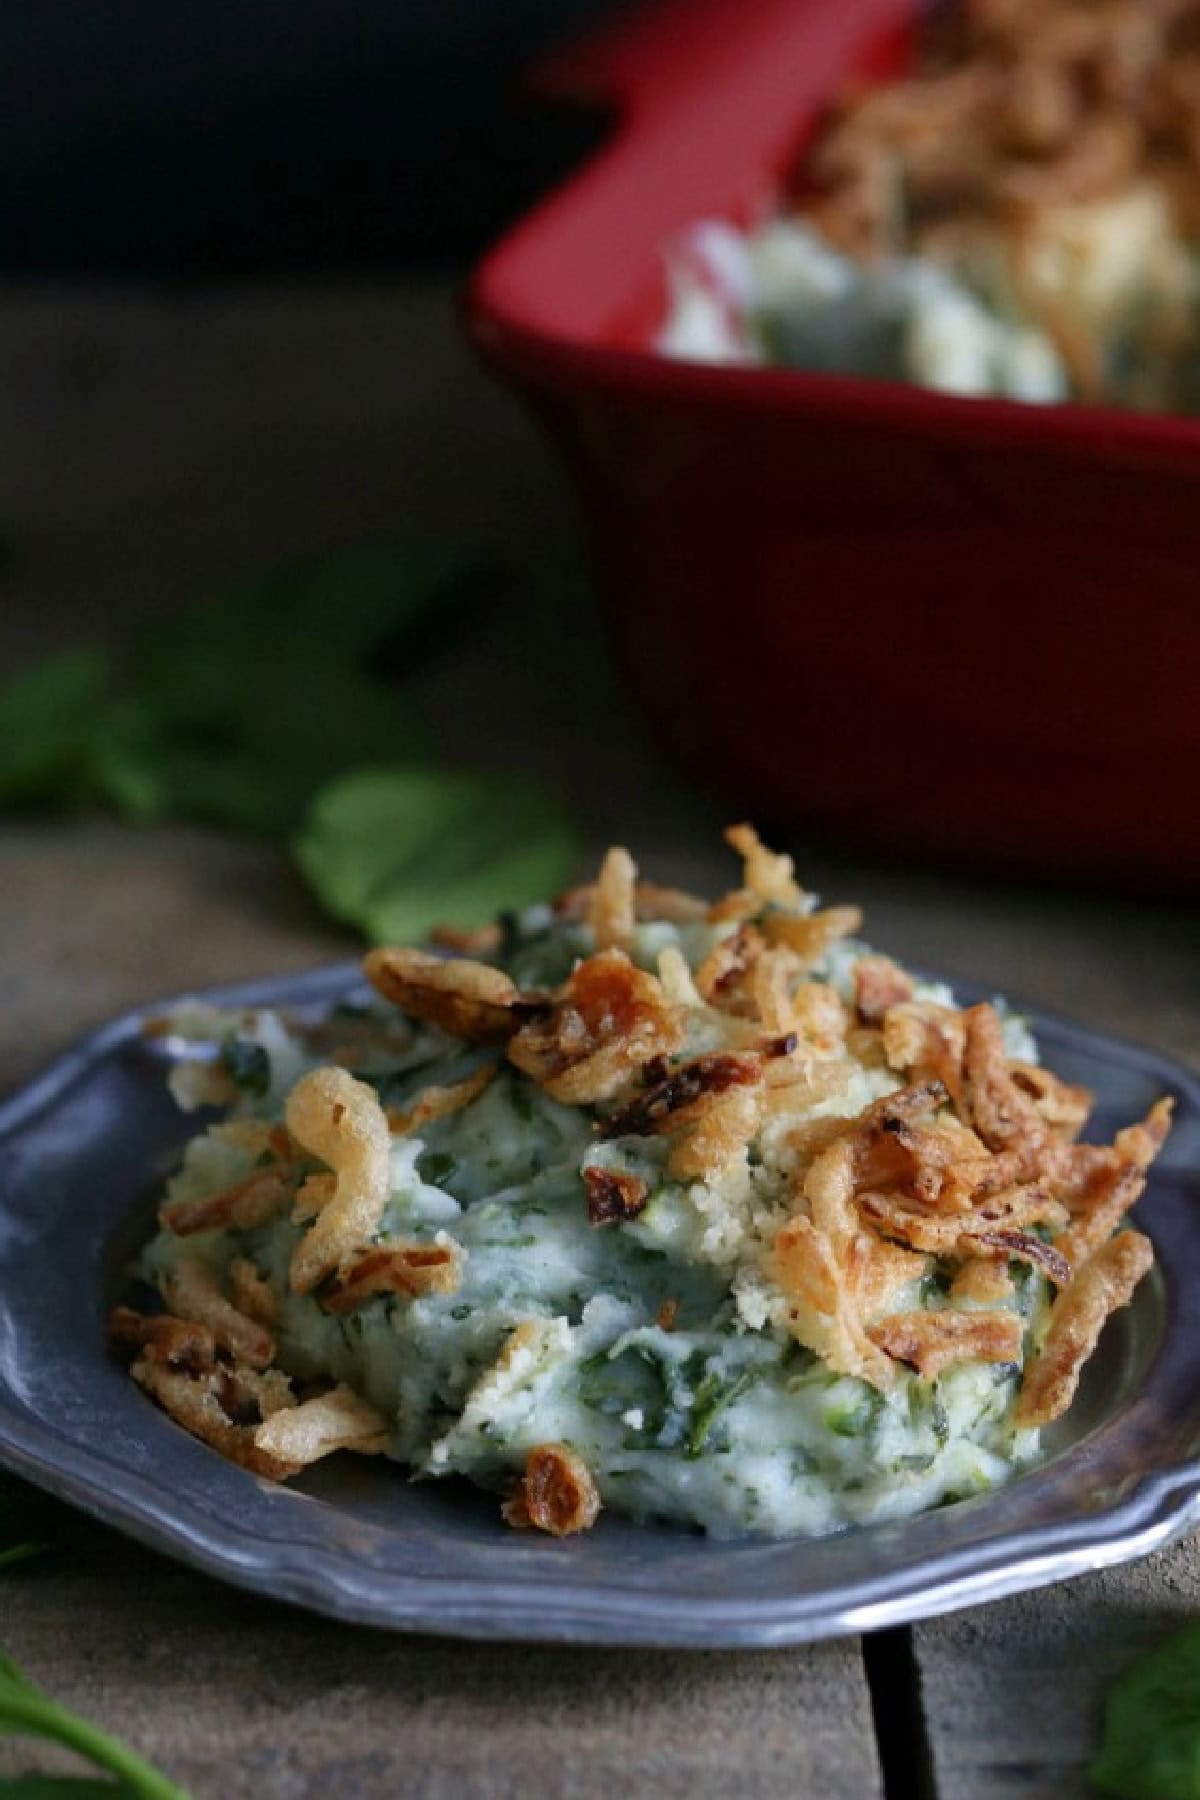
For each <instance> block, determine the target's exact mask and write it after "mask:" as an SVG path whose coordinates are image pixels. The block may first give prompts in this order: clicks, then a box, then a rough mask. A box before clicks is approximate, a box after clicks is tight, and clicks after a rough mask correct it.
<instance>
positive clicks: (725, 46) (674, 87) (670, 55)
mask: <svg viewBox="0 0 1200 1800" xmlns="http://www.w3.org/2000/svg"><path fill="white" fill-rule="evenodd" d="M912 18H913V7H912V4H911V0H855V4H843V5H841V6H836V7H830V6H827V5H826V6H820V5H816V6H814V5H811V4H806V0H660V3H659V4H656V5H650V6H647V7H643V8H641V9H639V10H638V11H637V12H636V13H634V14H633V15H632V16H631V17H629V18H627V19H624V20H622V21H619V22H618V23H617V24H616V25H613V26H609V27H608V28H606V29H605V30H603V31H601V32H598V33H596V34H595V35H593V36H592V37H590V38H586V39H584V40H583V42H582V43H577V44H574V45H570V46H568V47H567V48H565V49H564V50H562V51H561V52H558V53H556V54H555V55H553V56H551V57H549V58H547V59H546V60H545V61H544V62H543V63H542V64H541V65H540V66H539V67H538V68H537V69H536V70H535V71H534V73H533V75H532V77H531V82H532V85H533V87H534V89H535V91H536V92H538V93H540V94H542V95H544V96H547V97H553V98H555V99H566V100H573V101H578V102H582V103H585V104H592V105H597V106H603V107H606V108H610V109H612V110H613V111H615V113H616V115H617V123H616V128H615V130H614V132H613V134H612V136H611V138H610V139H609V141H608V143H607V144H606V145H605V147H604V149H603V150H602V151H601V152H600V154H599V155H598V156H597V157H595V158H594V160H593V161H592V162H591V163H589V164H588V165H587V167H586V168H584V169H583V170H582V171H581V172H580V173H579V174H578V175H576V176H575V177H574V178H573V179H572V180H570V181H568V182H567V183H566V184H565V185H564V186H563V187H561V188H559V189H558V190H557V191H556V192H555V193H554V194H552V195H551V196H550V198H549V199H548V200H546V201H545V202H543V204H542V205H541V206H540V207H538V208H537V209H536V210H535V212H534V213H533V214H532V215H531V216H530V218H529V219H528V220H527V221H526V222H525V225H523V226H522V227H521V228H520V230H519V233H518V236H519V237H520V239H521V253H520V265H521V266H520V274H519V293H518V292H517V291H516V290H515V289H513V290H511V291H510V288H509V281H508V268H509V266H510V262H511V257H510V255H509V254H507V253H505V254H502V255H501V256H499V257H493V258H490V259H489V260H488V261H487V262H486V263H485V264H484V265H483V267H482V269H481V270H480V271H479V273H478V276H477V277H476V282H475V296H476V299H477V301H478V302H479V303H480V304H481V305H482V307H483V308H484V310H485V311H487V312H488V313H490V314H492V315H493V317H496V318H500V319H504V318H511V319H516V318H517V317H518V316H519V319H520V324H521V326H522V328H523V329H524V330H526V331H528V330H529V329H530V328H533V329H536V330H541V331H544V332H545V333H546V334H547V335H549V336H552V337H569V338H573V339H576V340H577V339H579V338H584V339H590V340H592V341H597V342H612V341H613V338H612V332H611V327H612V321H613V317H614V313H615V312H617V311H619V310H620V308H621V305H622V302H623V301H624V302H625V303H626V304H627V301H628V294H629V287H630V273H629V272H630V269H631V268H634V267H636V268H637V269H639V270H640V271H643V272H644V271H645V270H646V269H648V268H653V267H654V266H655V265H656V264H657V262H658V259H659V257H660V255H661V252H662V247H663V244H664V243H665V242H667V241H669V239H670V238H671V236H672V235H673V234H674V233H675V232H677V231H679V230H681V229H682V228H683V227H684V226H685V225H690V224H692V223H694V222H695V221H696V219H698V218H701V217H712V216H714V215H716V216H720V217H730V218H736V219H740V220H745V219H746V218H748V217H749V216H750V214H751V213H753V212H754V210H755V209H756V207H757V206H759V205H760V204H761V203H762V202H763V201H765V200H766V199H767V198H768V190H769V185H770V183H769V180H768V181H767V182H764V181H763V179H762V173H761V171H763V170H764V169H766V170H767V171H769V173H772V174H774V175H776V176H779V175H782V173H783V171H784V169H785V168H786V166H787V165H788V163H789V162H790V161H791V159H792V157H793V156H794V155H795V153H796V151H797V148H798V146H799V144H800V142H801V141H802V138H803V135H804V134H803V132H802V130H801V129H799V127H798V125H797V121H803V120H805V119H806V118H808V117H811V115H812V114H813V112H814V111H815V110H816V109H817V108H818V107H819V106H820V104H821V103H822V101H824V100H825V99H826V98H827V96H828V95H829V93H830V90H831V89H832V88H835V87H836V86H837V85H838V82H839V80H840V78H841V77H842V75H843V73H844V72H845V70H846V69H847V67H848V66H849V65H850V64H851V62H853V65H854V67H855V68H856V69H862V68H863V55H862V46H863V44H864V41H867V42H870V41H871V40H873V39H878V41H879V42H880V44H881V46H883V45H885V44H886V45H888V46H889V47H890V48H891V49H892V53H893V55H894V54H895V50H896V47H897V45H898V43H899V42H901V41H903V39H904V38H905V37H906V36H907V34H908V30H909V27H910V26H911V22H912ZM701 116H702V117H703V127H702V129H698V128H697V120H698V118H699V117H701ZM633 164H636V166H637V170H638V176H637V184H638V206H637V208H636V210H635V211H631V209H630V207H629V204H628V192H629V190H628V186H627V182H628V179H629V177H628V173H627V170H628V168H629V167H630V166H632V165H633ZM748 169H753V170H755V171H756V176H755V179H754V181H753V183H752V184H751V183H749V182H748V181H747V178H746V171H747V170H748ZM551 220H553V224H554V230H553V232H550V231H549V230H546V229H545V227H546V225H547V224H548V223H549V221H551ZM528 227H534V228H535V229H532V230H530V229H527V228H528ZM512 244H513V239H512V238H510V239H509V240H508V245H507V249H509V250H510V249H511V246H512ZM543 246H544V248H543ZM581 271H585V272H586V278H585V279H582V280H581V278H580V276H581ZM531 296H537V299H536V301H535V303H534V304H535V306H536V309H537V312H538V316H537V317H534V316H533V311H534V308H533V307H531V304H530V300H531Z"/></svg>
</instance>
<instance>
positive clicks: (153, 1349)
mask: <svg viewBox="0 0 1200 1800" xmlns="http://www.w3.org/2000/svg"><path fill="white" fill-rule="evenodd" d="M108 1336H109V1342H110V1343H112V1344H113V1345H114V1346H115V1347H116V1348H118V1349H122V1350H129V1349H135V1350H139V1351H140V1352H141V1354H142V1358H143V1360H144V1361H146V1362H155V1363H162V1365H163V1366H164V1368H168V1369H176V1370H181V1371H183V1372H184V1373H187V1374H193V1375H195V1374H198V1373H199V1372H200V1371H201V1370H202V1369H211V1368H212V1366H213V1364H214V1362H215V1361H216V1349H217V1347H216V1344H215V1342H214V1341H213V1334H212V1332H211V1331H210V1330H209V1329H208V1327H207V1325H200V1324H198V1323H197V1322H196V1320H194V1319H176V1318H173V1317H172V1316H171V1314H170V1313H154V1314H151V1315H147V1314H146V1313H139V1312H134V1311H133V1310H132V1309H131V1308H130V1307H128V1306H115V1307H114V1308H113V1310H112V1312H111V1313H110V1314H109V1318H108Z"/></svg>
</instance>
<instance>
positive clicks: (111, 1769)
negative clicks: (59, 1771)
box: [0, 1654, 187, 1800]
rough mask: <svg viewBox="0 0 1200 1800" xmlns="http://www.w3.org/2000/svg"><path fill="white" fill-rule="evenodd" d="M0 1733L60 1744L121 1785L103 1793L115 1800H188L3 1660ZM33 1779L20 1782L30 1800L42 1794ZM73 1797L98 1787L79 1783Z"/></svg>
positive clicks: (15, 1789)
mask: <svg viewBox="0 0 1200 1800" xmlns="http://www.w3.org/2000/svg"><path fill="white" fill-rule="evenodd" d="M0 1732H12V1733H15V1734H17V1735H20V1736H25V1737H40V1738H47V1739H49V1740H50V1742H52V1743H55V1744H62V1745H63V1746H64V1747H65V1748H66V1749H68V1750H75V1751H77V1752H78V1753H79V1755H80V1756H84V1757H86V1758H87V1760H88V1761H89V1762H90V1763H93V1764H94V1765H95V1767H96V1768H98V1769H104V1770H106V1771H107V1772H108V1773H109V1774H112V1775H115V1776H116V1778H117V1784H116V1785H115V1786H113V1785H108V1786H107V1787H106V1788H105V1790H104V1791H106V1792H108V1793H109V1794H111V1795H113V1796H114V1800H187V1795H186V1794H185V1793H184V1791H183V1789H182V1788H180V1787H176V1785H175V1783H174V1782H173V1781H168V1780H167V1778H166V1776H165V1775H160V1774H159V1772H158V1770H157V1769H153V1768H151V1766H150V1764H149V1763H146V1762H143V1761H142V1759H141V1757H140V1756H138V1755H136V1754H135V1752H134V1751H132V1750H129V1749H127V1748H126V1746H125V1745H124V1744H120V1743H118V1742H117V1741H116V1739H115V1738H111V1737H109V1736H108V1735H107V1733H106V1732H103V1731H100V1730H99V1729H98V1728H97V1727H96V1726H95V1725H89V1724H88V1722H87V1721H86V1720H85V1719H80V1718H78V1717H77V1716H76V1715H75V1714H74V1713H71V1712H68V1711H67V1709H66V1708H65V1707H62V1706H59V1705H58V1704H57V1702H56V1701H54V1700H51V1699H50V1698H49V1697H48V1696H47V1695H45V1694H43V1693H41V1692H40V1691H39V1690H38V1689H37V1688H35V1687H34V1686H33V1685H32V1683H31V1682H29V1681H27V1680H26V1678H25V1676H24V1675H22V1673H21V1671H20V1670H19V1669H18V1668H17V1666H16V1664H15V1663H13V1662H10V1661H9V1659H8V1658H7V1657H6V1656H4V1655H2V1654H0ZM33 1779H34V1778H33V1777H28V1776H26V1777H22V1778H21V1780H22V1781H23V1782H24V1783H25V1793H26V1794H28V1795H31V1796H32V1795H36V1794H38V1791H39V1790H38V1788H37V1787H36V1786H35V1787H30V1786H29V1785H28V1784H29V1782H30V1781H32V1780H33ZM55 1779H60V1778H55ZM21 1791H22V1789H21V1787H20V1786H17V1785H12V1786H10V1787H9V1792H10V1793H14V1794H20V1793H21ZM41 1791H42V1793H43V1794H45V1793H47V1792H48V1793H50V1794H54V1792H55V1789H54V1788H53V1787H51V1788H49V1789H47V1788H46V1787H45V1784H44V1783H43V1784H42V1789H41ZM60 1791H61V1792H62V1793H63V1794H64V1795H65V1794H69V1793H70V1792H71V1788H70V1787H69V1786H68V1785H67V1784H66V1782H65V1781H62V1780H61V1779H60ZM75 1791H76V1792H80V1791H81V1792H82V1793H84V1794H91V1793H95V1792H96V1791H97V1784H96V1783H94V1782H87V1783H81V1784H78V1786H77V1787H76V1790H75ZM0 1792H3V1789H0Z"/></svg>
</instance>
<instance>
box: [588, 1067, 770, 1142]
mask: <svg viewBox="0 0 1200 1800" xmlns="http://www.w3.org/2000/svg"><path fill="white" fill-rule="evenodd" d="M761 1080H762V1059H761V1058H760V1057H758V1056H755V1055H746V1054H728V1053H722V1052H715V1053H713V1054H711V1055H707V1056H695V1057H693V1058H692V1059H691V1061H690V1062H685V1063H680V1064H678V1066H677V1067H676V1068H673V1069H671V1070H670V1071H669V1073H667V1074H666V1075H663V1076H661V1077H660V1079H659V1080H657V1081H654V1082H652V1083H651V1084H650V1086H649V1087H647V1088H645V1089H643V1091H642V1092H641V1093H640V1094H638V1095H636V1096H635V1097H634V1099H632V1100H631V1101H630V1102H629V1103H628V1105H626V1106H623V1107H621V1108H620V1110H619V1111H617V1112H615V1113H612V1114H610V1116H609V1117H608V1118H607V1119H605V1120H604V1121H603V1124H602V1125H601V1128H600V1130H601V1136H602V1137H606V1138H614V1137H652V1136H655V1135H660V1134H661V1133H663V1132H674V1131H681V1130H682V1129H683V1128H684V1127H685V1126H687V1125H692V1124H695V1122H696V1121H697V1120H698V1119H700V1118H702V1117H703V1115H704V1114H705V1113H706V1112H708V1111H709V1109H710V1107H711V1105H712V1103H713V1101H714V1100H715V1099H716V1098H717V1096H718V1095H721V1094H724V1093H726V1092H727V1091H728V1090H729V1089H730V1088H734V1087H755V1086H757V1085H758V1083H759V1082H760V1081H761Z"/></svg>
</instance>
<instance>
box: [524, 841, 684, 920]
mask: <svg viewBox="0 0 1200 1800" xmlns="http://www.w3.org/2000/svg"><path fill="white" fill-rule="evenodd" d="M610 854H611V852H610ZM595 896H596V887H595V883H594V882H588V883H587V884H586V885H585V886H584V887H577V888H570V889H569V890H568V891H567V892H566V893H565V894H560V895H559V896H558V898H557V900H555V902H554V911H555V913H556V915H557V916H558V917H559V918H560V919H575V920H579V921H583V920H586V919H587V918H588V917H589V915H590V913H591V910H592V907H593V905H594V903H595ZM634 915H635V917H636V918H637V920H638V921H639V923H641V922H642V921H645V920H648V919H663V920H665V921H666V922H667V923H668V924H670V925H694V924H696V923H698V921H699V920H701V919H706V918H707V917H708V901H707V900H701V898H700V896H699V895H698V894H689V893H687V892H685V890H684V889H683V888H673V887H660V886H659V884H658V882H656V881H639V882H638V884H637V887H636V889H635V891H634Z"/></svg>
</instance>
